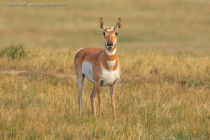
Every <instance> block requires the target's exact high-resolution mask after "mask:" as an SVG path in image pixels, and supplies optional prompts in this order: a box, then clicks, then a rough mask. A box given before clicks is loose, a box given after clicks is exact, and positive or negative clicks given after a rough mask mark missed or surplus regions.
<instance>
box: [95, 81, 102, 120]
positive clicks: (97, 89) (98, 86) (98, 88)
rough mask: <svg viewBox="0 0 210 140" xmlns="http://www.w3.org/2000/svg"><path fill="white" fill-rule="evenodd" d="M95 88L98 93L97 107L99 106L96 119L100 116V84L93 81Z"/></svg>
mask: <svg viewBox="0 0 210 140" xmlns="http://www.w3.org/2000/svg"><path fill="white" fill-rule="evenodd" d="M95 88H96V93H97V95H98V107H99V112H98V119H100V117H101V102H102V101H101V86H100V85H99V83H97V82H96V83H95Z"/></svg>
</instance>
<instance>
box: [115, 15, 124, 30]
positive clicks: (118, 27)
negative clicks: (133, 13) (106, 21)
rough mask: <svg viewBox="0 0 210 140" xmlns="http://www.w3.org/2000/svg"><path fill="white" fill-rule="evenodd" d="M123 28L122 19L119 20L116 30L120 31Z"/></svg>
mask: <svg viewBox="0 0 210 140" xmlns="http://www.w3.org/2000/svg"><path fill="white" fill-rule="evenodd" d="M121 27H122V19H121V18H119V20H118V22H117V24H116V26H115V27H114V30H118V29H120V28H121Z"/></svg>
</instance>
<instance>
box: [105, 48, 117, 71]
mask: <svg viewBox="0 0 210 140" xmlns="http://www.w3.org/2000/svg"><path fill="white" fill-rule="evenodd" d="M101 60H102V61H101V63H102V65H103V67H104V68H105V69H106V70H115V69H117V67H118V60H117V54H116V46H115V47H114V49H112V50H107V48H106V47H105V49H104V53H103V56H102V59H101Z"/></svg>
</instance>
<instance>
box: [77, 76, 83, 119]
mask: <svg viewBox="0 0 210 140" xmlns="http://www.w3.org/2000/svg"><path fill="white" fill-rule="evenodd" d="M83 81H84V76H83V74H77V87H78V92H79V96H78V102H79V116H81V108H82V87H83Z"/></svg>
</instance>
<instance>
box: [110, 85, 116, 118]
mask: <svg viewBox="0 0 210 140" xmlns="http://www.w3.org/2000/svg"><path fill="white" fill-rule="evenodd" d="M115 87H116V84H115V82H114V83H113V84H112V85H111V86H110V96H111V105H112V112H113V118H114V120H116V113H115V99H114V93H115Z"/></svg>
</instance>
